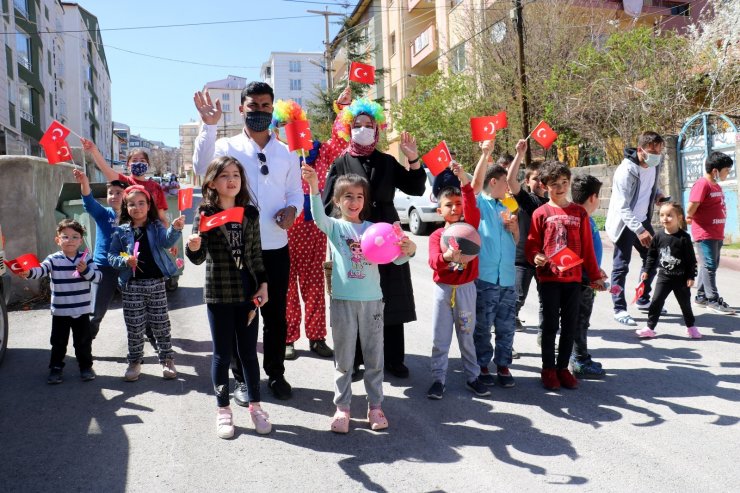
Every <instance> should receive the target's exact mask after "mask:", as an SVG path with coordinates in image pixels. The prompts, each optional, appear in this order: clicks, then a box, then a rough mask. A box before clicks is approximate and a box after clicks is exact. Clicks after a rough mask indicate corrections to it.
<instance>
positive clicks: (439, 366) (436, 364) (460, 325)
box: [427, 163, 491, 399]
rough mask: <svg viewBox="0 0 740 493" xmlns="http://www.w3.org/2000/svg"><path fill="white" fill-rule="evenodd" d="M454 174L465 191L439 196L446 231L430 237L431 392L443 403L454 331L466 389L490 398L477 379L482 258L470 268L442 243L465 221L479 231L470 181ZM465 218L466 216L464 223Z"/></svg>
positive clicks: (460, 171)
mask: <svg viewBox="0 0 740 493" xmlns="http://www.w3.org/2000/svg"><path fill="white" fill-rule="evenodd" d="M452 172H453V173H454V174H455V176H457V177H458V178H459V180H460V185H461V188H460V189H458V188H457V187H445V188H443V189H442V190H441V191H440V192H439V208H438V209H437V212H438V213H439V214H440V215H441V216H442V218H443V219H444V220H445V227H444V228H439V229H438V230H436V231H435V232H434V233H432V234H431V235H430V236H429V266H430V267H431V268H432V270H433V271H434V274H433V279H434V283H435V285H434V313H433V320H434V344H433V346H432V378H433V380H434V382H433V383H432V386H431V387H430V388H429V391H427V397H428V398H430V399H441V398H442V394H444V391H445V379H446V376H447V361H448V356H449V352H450V343H451V342H452V327H453V325H454V327H455V331H456V332H457V342H458V344H459V346H460V355H461V357H462V361H463V368H464V370H465V378H466V381H467V384H466V386H467V387H468V389H470V390H471V391H472V392H473V393H474V394H476V395H478V396H487V395H491V391H490V390H488V389H487V388H486V386H485V385H483V384H482V383H481V382H480V380H479V379H478V376H479V375H480V368H479V367H478V362H477V360H476V356H475V344H474V343H473V329H474V328H475V300H476V289H475V283H474V282H473V281H475V279H476V278H477V277H478V257H476V258H474V259H473V260H471V261H470V262H468V263H467V264H462V263H461V252H460V250H459V249H458V248H454V247H453V246H452V245H451V246H450V248H448V249H447V251H445V252H444V253H442V248H441V246H440V239H441V237H442V234H443V233H444V231H445V229H446V228H448V227H449V226H450V225H452V224H454V223H456V222H459V221H463V220H464V221H465V222H466V223H468V224H470V225H471V226H473V227H474V228H476V229H477V228H478V223H479V222H480V211H479V210H478V206H477V205H476V203H475V194H474V193H473V188H472V187H471V186H470V179H469V178H468V175H467V174H466V173H465V170H463V168H462V166H461V165H460V164H458V163H453V165H452ZM463 213H464V214H465V217H464V218H463Z"/></svg>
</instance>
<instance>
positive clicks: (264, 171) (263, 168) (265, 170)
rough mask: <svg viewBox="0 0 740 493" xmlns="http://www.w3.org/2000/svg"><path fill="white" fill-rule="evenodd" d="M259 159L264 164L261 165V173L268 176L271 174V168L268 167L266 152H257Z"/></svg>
mask: <svg viewBox="0 0 740 493" xmlns="http://www.w3.org/2000/svg"><path fill="white" fill-rule="evenodd" d="M257 159H259V160H260V163H262V166H260V173H262V174H263V175H265V176H267V175H269V174H270V169H269V168H268V167H267V164H266V163H267V156H265V154H264V153H262V152H258V153H257Z"/></svg>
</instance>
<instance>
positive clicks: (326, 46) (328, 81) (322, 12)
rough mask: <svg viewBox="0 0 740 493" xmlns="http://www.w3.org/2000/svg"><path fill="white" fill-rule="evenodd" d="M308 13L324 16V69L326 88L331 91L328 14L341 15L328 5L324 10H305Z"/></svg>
mask: <svg viewBox="0 0 740 493" xmlns="http://www.w3.org/2000/svg"><path fill="white" fill-rule="evenodd" d="M306 12H308V13H309V14H317V15H323V16H324V23H325V26H326V41H324V70H325V71H326V90H327V92H331V89H332V86H333V84H332V82H333V81H332V76H331V74H332V68H331V49H330V46H329V45H330V43H331V39H329V16H332V15H343V14H338V13H336V12H329V7H327V8H326V10H307V11H306Z"/></svg>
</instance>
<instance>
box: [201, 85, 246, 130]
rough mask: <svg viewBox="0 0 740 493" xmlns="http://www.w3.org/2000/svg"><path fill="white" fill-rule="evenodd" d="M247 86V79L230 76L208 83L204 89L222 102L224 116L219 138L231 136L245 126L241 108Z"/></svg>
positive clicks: (220, 124) (219, 126) (219, 127)
mask: <svg viewBox="0 0 740 493" xmlns="http://www.w3.org/2000/svg"><path fill="white" fill-rule="evenodd" d="M246 86H247V79H246V78H245V77H239V76H236V75H229V76H228V77H226V78H225V79H221V80H216V81H211V82H206V83H205V85H204V87H205V88H206V89H207V90H208V93H209V94H210V96H211V98H212V99H213V100H214V101H215V100H216V99H218V100H219V101H221V110H222V111H223V115H222V116H221V120H220V122H219V124H218V137H223V136H225V135H228V136H231V135H233V134H234V133H236V132H238V131H239V129H241V128H242V127H243V126H244V122H243V120H242V116H241V113H240V111H239V106H241V94H242V90H243V89H244V88H245V87H246Z"/></svg>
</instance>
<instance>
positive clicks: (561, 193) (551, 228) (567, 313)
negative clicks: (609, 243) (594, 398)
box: [525, 161, 604, 390]
mask: <svg viewBox="0 0 740 493" xmlns="http://www.w3.org/2000/svg"><path fill="white" fill-rule="evenodd" d="M540 179H541V181H542V184H543V185H545V186H546V187H547V191H548V194H549V196H550V201H549V202H547V203H546V204H545V205H543V206H542V207H540V208H538V209H537V210H535V212H534V213H533V214H532V224H531V226H530V229H529V236H528V237H527V244H526V246H525V255H526V258H527V261H529V262H530V263H532V264H534V265H535V266H536V267H537V279H538V280H539V286H538V290H539V292H540V300H542V312H543V313H542V315H543V316H542V323H541V325H540V329H541V330H542V384H543V385H544V387H545V388H546V389H548V390H558V389H559V388H560V387H561V386H563V387H565V388H567V389H575V388H578V380H576V378H575V377H574V376H573V375H572V374H571V373H570V371H569V370H568V362H569V360H570V355H571V352H572V351H573V337H574V331H575V328H576V326H577V325H578V314H579V310H580V304H581V279H582V277H583V274H582V271H581V269H582V268H585V269H586V273H587V274H588V278H589V279H597V280H596V281H594V282H592V286H593V287H594V288H595V289H597V290H599V291H603V290H604V281H603V279H602V276H601V272H600V271H599V265H598V263H597V262H596V255H595V253H594V246H593V239H592V237H591V227H590V222H589V219H588V213H587V212H586V210H585V209H584V208H583V207H581V206H580V205H577V204H573V203H571V202H570V201H569V200H568V190H569V188H570V168H568V166H567V165H566V164H564V163H561V162H559V161H547V162H545V163H544V165H543V166H542V167H541V168H540ZM566 249H568V250H570V251H568V250H566ZM579 260H580V261H581V262H579ZM581 264H582V265H581ZM558 329H560V345H559V346H558V357H557V363H556V361H555V337H556V336H557V332H558Z"/></svg>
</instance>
